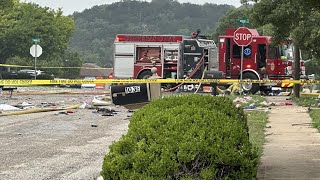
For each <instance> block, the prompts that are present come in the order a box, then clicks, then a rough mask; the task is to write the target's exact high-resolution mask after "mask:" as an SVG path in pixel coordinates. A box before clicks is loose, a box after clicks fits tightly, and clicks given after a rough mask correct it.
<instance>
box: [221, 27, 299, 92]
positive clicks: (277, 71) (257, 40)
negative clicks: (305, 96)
mask: <svg viewBox="0 0 320 180" xmlns="http://www.w3.org/2000/svg"><path fill="white" fill-rule="evenodd" d="M235 30H236V29H227V30H226V35H221V36H219V50H218V51H219V71H222V72H224V74H225V78H229V79H238V78H239V75H240V69H241V68H240V64H241V62H240V61H241V47H240V46H238V45H237V44H236V43H235V42H234V40H233V38H234V37H233V36H234V32H235ZM250 31H251V33H252V35H253V41H252V43H251V44H250V45H249V46H247V47H244V60H243V79H255V80H261V79H270V80H284V79H291V78H292V77H293V58H292V51H291V49H290V47H292V46H291V45H290V44H286V45H284V44H283V45H279V46H272V45H271V37H269V36H260V35H259V33H258V32H257V30H255V29H250ZM300 65H301V77H302V78H304V77H305V67H304V62H303V61H301V64H300ZM266 86H267V84H264V85H261V84H260V85H259V84H251V83H247V84H243V89H244V90H247V91H251V92H253V93H254V92H257V91H258V90H259V89H260V87H266ZM278 86H280V85H279V84H278Z"/></svg>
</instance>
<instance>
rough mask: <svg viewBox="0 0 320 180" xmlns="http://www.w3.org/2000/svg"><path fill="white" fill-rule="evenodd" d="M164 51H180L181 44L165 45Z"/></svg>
mask: <svg viewBox="0 0 320 180" xmlns="http://www.w3.org/2000/svg"><path fill="white" fill-rule="evenodd" d="M163 49H168V50H179V44H164V45H163Z"/></svg>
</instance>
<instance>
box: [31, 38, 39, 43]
mask: <svg viewBox="0 0 320 180" xmlns="http://www.w3.org/2000/svg"><path fill="white" fill-rule="evenodd" d="M32 42H34V43H39V42H40V39H39V38H32Z"/></svg>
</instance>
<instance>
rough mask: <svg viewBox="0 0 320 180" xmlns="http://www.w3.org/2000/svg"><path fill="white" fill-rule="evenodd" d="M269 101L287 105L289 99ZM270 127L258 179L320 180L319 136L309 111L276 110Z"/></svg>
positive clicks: (277, 108)
mask: <svg viewBox="0 0 320 180" xmlns="http://www.w3.org/2000/svg"><path fill="white" fill-rule="evenodd" d="M268 101H270V102H274V101H276V102H279V101H280V102H288V101H286V97H277V98H274V97H271V98H269V99H268ZM267 127H270V128H267V129H266V134H267V137H266V143H265V145H264V151H263V156H262V158H261V164H260V167H259V171H258V177H259V179H299V180H303V179H320V133H319V132H318V130H317V129H315V128H312V124H311V118H310V116H309V114H308V112H307V108H303V107H299V106H296V105H294V106H279V107H273V108H272V110H271V113H270V114H269V124H268V125H267Z"/></svg>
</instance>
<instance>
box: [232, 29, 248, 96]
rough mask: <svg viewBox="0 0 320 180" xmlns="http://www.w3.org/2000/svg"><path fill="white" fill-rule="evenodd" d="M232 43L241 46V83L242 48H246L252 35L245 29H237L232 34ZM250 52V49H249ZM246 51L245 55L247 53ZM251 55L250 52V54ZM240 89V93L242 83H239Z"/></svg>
mask: <svg viewBox="0 0 320 180" xmlns="http://www.w3.org/2000/svg"><path fill="white" fill-rule="evenodd" d="M233 40H234V42H235V43H236V44H237V45H238V46H241V65H240V80H241V81H242V74H243V73H242V71H243V53H244V52H243V51H244V47H245V46H248V45H249V44H251V42H252V33H251V31H250V30H249V29H248V28H246V27H239V28H238V29H237V30H236V31H235V32H234V38H233ZM249 50H250V49H249ZM249 50H247V49H246V53H248V51H249ZM250 53H251V52H250ZM240 89H241V91H242V83H240Z"/></svg>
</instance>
